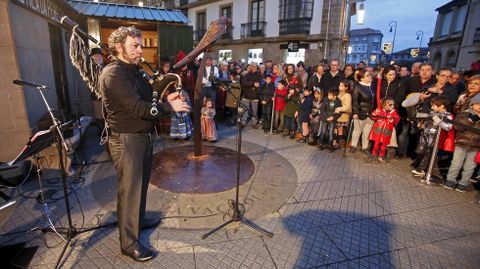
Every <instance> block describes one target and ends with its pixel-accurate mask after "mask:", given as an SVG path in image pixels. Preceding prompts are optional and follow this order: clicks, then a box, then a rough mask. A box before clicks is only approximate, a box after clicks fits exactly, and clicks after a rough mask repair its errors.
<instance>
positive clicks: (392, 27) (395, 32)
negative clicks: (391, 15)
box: [388, 21, 397, 56]
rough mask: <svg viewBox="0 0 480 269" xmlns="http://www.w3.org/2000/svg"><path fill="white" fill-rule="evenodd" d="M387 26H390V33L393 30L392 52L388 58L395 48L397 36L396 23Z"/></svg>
mask: <svg viewBox="0 0 480 269" xmlns="http://www.w3.org/2000/svg"><path fill="white" fill-rule="evenodd" d="M388 26H390V33H391V32H392V30H393V41H392V51H391V52H390V56H391V55H392V54H393V49H394V48H395V37H396V36H397V21H391V22H389V23H388Z"/></svg>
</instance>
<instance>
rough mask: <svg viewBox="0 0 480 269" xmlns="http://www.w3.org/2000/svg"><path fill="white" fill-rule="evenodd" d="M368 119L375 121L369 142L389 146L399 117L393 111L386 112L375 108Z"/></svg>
mask: <svg viewBox="0 0 480 269" xmlns="http://www.w3.org/2000/svg"><path fill="white" fill-rule="evenodd" d="M370 118H371V119H372V120H374V121H375V123H374V124H373V127H372V130H371V131H370V135H369V136H368V139H369V140H373V141H375V142H379V143H383V144H384V145H388V144H390V139H391V138H392V134H393V130H394V129H395V125H396V124H397V123H398V122H399V121H400V116H399V115H398V113H397V111H396V110H395V109H393V110H390V111H387V110H385V109H383V108H382V109H380V108H377V109H375V110H374V111H373V113H372V114H371V115H370Z"/></svg>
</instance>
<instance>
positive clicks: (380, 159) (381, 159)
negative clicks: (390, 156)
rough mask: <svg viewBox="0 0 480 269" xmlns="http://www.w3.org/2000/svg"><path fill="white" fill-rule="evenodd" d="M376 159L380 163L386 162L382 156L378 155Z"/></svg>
mask: <svg viewBox="0 0 480 269" xmlns="http://www.w3.org/2000/svg"><path fill="white" fill-rule="evenodd" d="M378 161H379V162H381V163H387V161H386V160H385V159H384V157H378Z"/></svg>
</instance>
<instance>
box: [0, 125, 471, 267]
mask: <svg viewBox="0 0 480 269" xmlns="http://www.w3.org/2000/svg"><path fill="white" fill-rule="evenodd" d="M234 134H235V132H234V130H233V129H223V130H221V131H220V136H221V137H222V140H223V141H224V142H222V140H221V141H219V143H218V146H227V145H229V146H230V147H232V145H231V144H232V143H231V141H230V140H229V139H233V138H234V137H233V136H234ZM244 140H245V141H246V142H245V145H247V147H246V149H247V150H248V148H249V147H250V148H251V149H252V148H253V149H255V150H256V151H255V152H253V151H252V152H251V154H252V158H253V159H254V160H255V163H256V165H257V166H258V167H262V166H261V162H262V161H263V162H267V164H266V165H267V166H265V167H275V165H276V164H272V162H275V160H276V161H277V162H279V163H280V164H282V163H283V164H285V166H288V167H291V169H293V171H294V174H296V178H295V180H296V181H297V184H296V188H295V189H294V190H293V189H292V190H291V194H290V195H289V197H284V198H285V199H284V200H282V204H281V205H280V206H278V207H274V206H273V205H269V204H257V205H258V206H262V207H268V206H272V207H271V208H267V209H268V210H266V211H265V212H264V211H262V210H259V211H257V213H258V212H261V214H260V215H255V219H254V221H255V222H256V223H257V224H260V225H262V226H263V227H266V228H267V229H270V230H272V231H273V232H274V233H275V236H274V237H273V238H268V237H265V236H262V235H260V234H258V233H256V232H254V231H253V230H251V229H248V228H245V227H244V226H242V225H237V224H233V225H231V226H229V227H228V229H224V230H221V231H220V232H218V233H216V234H214V235H212V236H211V237H209V238H207V239H206V240H201V239H200V236H201V235H202V234H203V233H204V232H205V231H206V230H198V229H192V228H190V229H181V228H176V227H182V226H181V225H180V223H181V222H183V221H190V222H195V221H196V222H198V223H201V222H202V221H206V219H203V220H202V218H201V217H200V218H193V219H190V218H188V219H187V218H184V219H182V218H172V219H167V220H165V222H164V223H163V224H162V225H161V226H160V227H158V228H156V229H154V230H149V231H146V232H144V233H143V234H142V238H141V240H142V241H143V242H145V243H148V244H150V245H151V246H153V247H155V248H156V249H158V250H159V256H158V257H157V258H156V259H154V260H153V261H150V262H147V263H144V264H141V263H135V262H133V261H132V260H131V259H130V258H128V257H124V256H122V255H120V254H119V244H118V231H117V230H116V229H114V228H106V229H101V230H95V231H92V232H88V233H84V234H81V235H79V236H77V237H75V238H74V240H73V242H72V245H71V247H70V248H68V249H67V255H66V258H67V259H66V260H65V262H64V263H63V267H64V268H88V269H93V268H102V269H104V268H169V269H171V268H478V265H479V264H480V206H479V205H478V204H477V203H476V202H475V198H474V196H475V195H476V191H470V192H468V193H466V194H461V193H457V192H454V191H448V190H445V189H443V188H441V187H435V186H426V185H423V184H421V183H419V182H418V181H417V180H416V179H415V178H413V177H411V176H410V174H409V167H408V165H409V163H408V161H406V160H405V161H396V160H393V161H391V162H389V163H387V164H386V165H380V164H372V163H366V162H365V161H364V160H363V159H362V157H361V154H356V155H354V156H348V158H346V159H344V158H342V157H341V153H340V152H335V153H328V152H320V151H318V149H317V148H315V147H311V146H308V145H305V144H299V143H297V142H294V141H292V140H290V139H288V138H284V137H281V136H279V135H274V136H271V135H266V134H264V133H263V132H262V131H261V130H254V129H251V128H247V129H246V130H245V131H244ZM172 146H175V144H174V143H172V142H171V141H170V140H169V139H161V140H159V141H158V143H157V145H156V147H157V148H160V149H161V148H164V147H172ZM86 147H88V148H89V150H90V148H93V150H90V154H91V155H92V156H93V157H92V158H93V159H94V160H96V161H101V162H102V163H100V164H97V165H91V166H88V167H87V171H86V173H85V181H81V180H79V181H77V182H73V183H72V184H71V187H72V188H75V189H76V192H75V193H76V196H77V197H78V199H77V198H76V197H75V196H74V195H70V200H71V204H72V211H73V213H74V214H73V220H74V224H75V225H76V227H80V226H82V224H83V227H90V226H92V225H96V224H97V223H105V222H108V221H111V220H114V219H115V217H114V210H115V201H114V197H115V193H114V191H112V189H111V188H109V187H105V186H108V185H112V184H115V177H114V176H112V168H111V164H110V163H108V160H107V156H106V154H105V153H102V152H101V151H99V150H98V147H96V146H95V139H94V137H89V139H87V142H86ZM253 149H252V150H253ZM262 154H263V155H262ZM271 154H277V155H278V156H279V157H277V158H264V157H263V156H265V157H269V156H270V157H271ZM103 161H107V162H103ZM268 165H270V166H268ZM288 171H291V170H288ZM287 176H289V177H293V176H292V175H287ZM44 184H45V185H46V187H47V188H49V189H56V190H58V187H59V181H58V179H49V180H45V183H44ZM103 188H104V189H103ZM254 188H255V186H253V187H252V189H254ZM37 189H38V185H37V183H36V182H29V183H28V184H27V185H26V186H24V187H23V188H22V190H21V191H22V192H23V193H24V195H26V196H33V197H34V196H36V194H37ZM12 194H13V193H12ZM155 195H157V196H155ZM244 195H247V196H248V195H251V192H244ZM157 197H160V195H159V194H158V189H157V190H156V189H155V188H150V190H149V203H154V202H155V201H151V200H156V199H157ZM52 198H56V199H60V200H58V201H54V202H53V201H51V202H50V203H49V207H50V209H51V211H52V216H53V220H54V222H55V224H56V226H57V227H60V226H62V225H65V224H66V223H67V222H66V217H65V207H64V204H63V200H61V195H60V194H56V193H53V195H52ZM242 198H245V197H242ZM169 199H170V200H169V201H170V203H171V204H172V205H175V203H176V201H178V199H180V198H179V197H178V196H176V195H172V197H170V198H169ZM77 200H78V201H80V203H78V202H77ZM279 201H280V200H279ZM80 206H81V209H82V210H83V217H82V214H81V213H80V212H81V211H80V208H79V207H80ZM171 208H173V207H170V209H171ZM162 209H165V212H162V214H163V215H164V216H165V215H166V216H169V215H170V214H172V213H174V210H173V211H169V208H167V207H165V208H164V207H162ZM248 214H249V213H248V212H247V215H246V216H247V217H248V216H249V215H248ZM251 214H254V211H252V213H251ZM40 217H41V211H40V205H39V204H38V203H36V201H35V200H34V199H31V198H22V197H19V198H18V199H17V206H16V210H15V212H14V214H13V215H12V216H10V218H9V219H8V221H7V222H6V223H5V224H4V225H3V226H2V227H1V229H0V233H2V234H3V233H7V232H15V231H21V230H25V229H30V228H32V227H35V226H36V225H38V224H39V219H40ZM216 217H218V219H217V220H216V221H217V222H221V221H222V220H221V217H222V216H221V215H218V216H216ZM190 226H191V224H190ZM190 226H189V227H190ZM22 241H27V244H28V245H29V246H38V247H39V248H38V250H37V252H36V255H35V256H34V257H33V260H32V262H31V264H30V266H31V268H53V266H54V264H55V262H56V259H57V257H58V255H59V254H60V252H61V250H62V247H63V246H64V243H63V241H62V240H61V239H60V238H59V237H58V236H56V235H55V234H53V233H41V232H39V231H36V232H30V233H27V234H20V235H11V236H2V237H0V244H2V245H5V244H7V243H14V242H22Z"/></svg>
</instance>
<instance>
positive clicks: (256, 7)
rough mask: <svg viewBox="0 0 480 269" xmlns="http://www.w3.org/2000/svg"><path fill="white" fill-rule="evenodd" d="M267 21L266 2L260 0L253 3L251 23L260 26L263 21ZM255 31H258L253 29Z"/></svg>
mask: <svg viewBox="0 0 480 269" xmlns="http://www.w3.org/2000/svg"><path fill="white" fill-rule="evenodd" d="M264 20H265V1H263V0H259V1H253V2H252V14H251V16H250V21H251V22H252V23H253V24H258V23H259V22H261V21H264ZM253 27H254V26H252V29H253V30H257V29H255V28H253Z"/></svg>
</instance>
